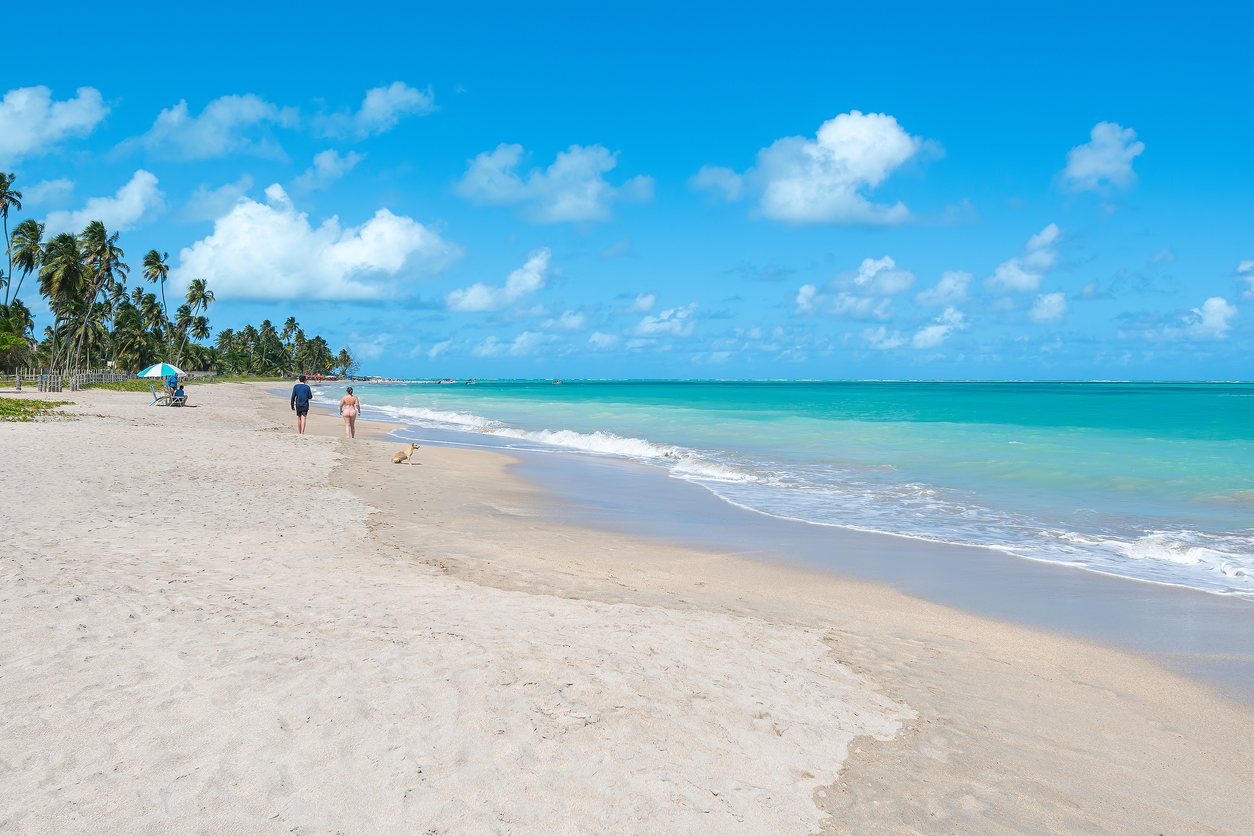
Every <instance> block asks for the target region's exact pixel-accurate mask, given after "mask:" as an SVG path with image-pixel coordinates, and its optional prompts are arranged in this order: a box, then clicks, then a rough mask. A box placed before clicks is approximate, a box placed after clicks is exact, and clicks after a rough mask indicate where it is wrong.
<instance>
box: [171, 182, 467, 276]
mask: <svg viewBox="0 0 1254 836" xmlns="http://www.w3.org/2000/svg"><path fill="white" fill-rule="evenodd" d="M460 254H461V249H460V248H459V247H458V246H456V245H455V244H450V243H449V242H447V241H445V240H444V239H442V238H441V237H440V235H439V233H437V232H436V231H435V230H434V229H432V228H431V227H426V226H423V225H422V224H420V223H418V222H417V221H414V220H413V219H411V218H408V217H406V216H404V215H400V216H397V215H393V214H392V213H391V212H389V211H388V210H387V209H380V210H379V211H377V212H375V214H374V217H372V218H371V219H370V220H368V221H366V222H365V223H363V224H361V225H360V226H356V227H347V228H346V227H342V226H340V221H339V218H337V217H335V216H332V217H330V218H328V219H326V220H325V221H323V222H322V224H321V225H320V226H318V227H317V228H314V227H313V226H311V225H310V223H309V216H308V215H307V214H306V213H304V212H297V211H296V207H295V206H293V205H292V201H291V198H289V197H288V196H287V192H285V191H283V187H282V186H280V185H279V184H278V183H275V184H274V185H272V186H270V187H269V188H268V189H266V203H264V204H263V203H257V202H256V201H254V200H250V199H248V198H244V199H241V200H240V201H239V202H238V203H237V204H236V205H235V208H233V209H232V210H231V212H230V213H229V214H227V215H225V216H224V217H221V218H218V219H217V221H216V222H215V223H214V226H213V234H212V235H210V236H208V237H207V238H203V239H201V240H200V241H197V242H196V243H194V244H193V245H192V246H190V247H185V248H184V249H183V250H182V252H180V253H179V259H180V262H181V263H180V265H179V267H178V268H176V270H175V271H174V273H175V274H176V275H177V276H178V277H179V278H180V280H181V279H183V278H187V279H190V278H193V277H199V278H204V279H207V280H208V281H209V285H210V286H211V287H212V288H213V289H214V290H215V291H216V292H217V294H218V296H219V298H235V299H381V298H387V297H391V296H395V295H397V293H398V287H397V283H398V280H399V279H401V278H402V277H403V273H402V271H404V273H405V274H411V275H412V274H421V273H433V272H436V271H438V270H440V269H442V268H443V267H444V266H445V265H447V264H448V263H449V262H450V261H452V260H453V259H455V258H457V257H458V256H459V255H460Z"/></svg>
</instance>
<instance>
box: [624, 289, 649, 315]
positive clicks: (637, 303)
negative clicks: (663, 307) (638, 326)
mask: <svg viewBox="0 0 1254 836" xmlns="http://www.w3.org/2000/svg"><path fill="white" fill-rule="evenodd" d="M656 302H657V294H656V293H637V294H636V298H635V299H633V300H632V301H631V304H630V305H626V306H624V307H621V308H616V309H615V310H614V313H616V314H638V313H648V312H649V311H651V310H653V305H654V304H655V303H656Z"/></svg>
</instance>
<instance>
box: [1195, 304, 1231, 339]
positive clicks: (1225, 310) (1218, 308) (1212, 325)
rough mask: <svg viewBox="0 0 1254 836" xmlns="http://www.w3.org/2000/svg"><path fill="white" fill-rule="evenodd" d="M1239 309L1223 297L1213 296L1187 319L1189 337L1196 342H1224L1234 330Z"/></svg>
mask: <svg viewBox="0 0 1254 836" xmlns="http://www.w3.org/2000/svg"><path fill="white" fill-rule="evenodd" d="M1236 317H1237V308H1236V306H1235V305H1231V304H1229V303H1228V300H1227V299H1224V298H1223V297H1222V296H1212V297H1211V298H1209V299H1207V300H1206V301H1205V302H1203V303H1202V306H1201V307H1200V308H1194V309H1193V310H1192V311H1190V312H1189V315H1188V316H1187V317H1185V322H1186V323H1187V329H1188V335H1189V336H1190V337H1192V338H1193V339H1195V340H1222V339H1223V338H1224V337H1226V336H1227V335H1228V331H1229V330H1230V329H1231V328H1232V320H1234V319H1236Z"/></svg>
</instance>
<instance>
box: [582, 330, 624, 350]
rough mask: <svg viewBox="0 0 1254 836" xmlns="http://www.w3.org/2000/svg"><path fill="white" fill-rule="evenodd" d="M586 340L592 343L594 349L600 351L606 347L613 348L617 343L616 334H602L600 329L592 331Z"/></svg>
mask: <svg viewBox="0 0 1254 836" xmlns="http://www.w3.org/2000/svg"><path fill="white" fill-rule="evenodd" d="M588 342H589V343H591V344H592V348H593V350H595V351H601V350H602V349H606V348H613V347H614V346H616V345H618V336H617V335H615V334H602V333H601V332H600V331H593V332H592V336H591V337H588Z"/></svg>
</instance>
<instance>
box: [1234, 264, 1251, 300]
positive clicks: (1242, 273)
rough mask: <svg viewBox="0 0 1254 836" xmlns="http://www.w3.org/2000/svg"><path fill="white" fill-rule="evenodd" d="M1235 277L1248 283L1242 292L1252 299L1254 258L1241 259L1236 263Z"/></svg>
mask: <svg viewBox="0 0 1254 836" xmlns="http://www.w3.org/2000/svg"><path fill="white" fill-rule="evenodd" d="M1237 278H1238V279H1240V280H1241V281H1243V282H1245V283H1246V284H1248V285H1249V287H1248V288H1246V291H1245V293H1244V294H1243V295H1244V296H1245V298H1246V299H1254V260H1246V261H1242V262H1241V263H1240V264H1238V265H1237Z"/></svg>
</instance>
